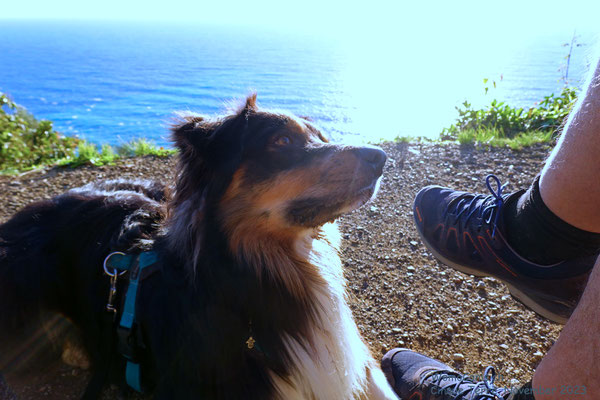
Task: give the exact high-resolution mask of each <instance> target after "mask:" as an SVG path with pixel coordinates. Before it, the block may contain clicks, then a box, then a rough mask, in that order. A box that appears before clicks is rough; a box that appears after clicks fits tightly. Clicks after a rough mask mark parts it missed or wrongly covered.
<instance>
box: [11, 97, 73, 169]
mask: <svg viewBox="0 0 600 400" xmlns="http://www.w3.org/2000/svg"><path fill="white" fill-rule="evenodd" d="M78 143H79V139H77V138H76V137H68V136H63V135H61V134H60V133H58V132H56V131H55V130H54V129H53V128H52V122H50V121H47V120H37V119H35V118H34V117H33V115H31V114H30V113H28V112H27V111H26V110H25V109H24V108H22V107H20V106H18V105H17V104H15V103H14V102H13V101H12V100H10V99H9V98H8V96H7V95H6V94H3V93H0V170H26V169H30V168H33V167H36V166H39V165H47V164H51V163H54V162H56V161H57V160H59V159H62V158H65V157H72V156H73V155H74V153H75V148H76V147H77V144H78Z"/></svg>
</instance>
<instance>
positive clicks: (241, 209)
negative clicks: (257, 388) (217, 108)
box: [173, 95, 386, 238]
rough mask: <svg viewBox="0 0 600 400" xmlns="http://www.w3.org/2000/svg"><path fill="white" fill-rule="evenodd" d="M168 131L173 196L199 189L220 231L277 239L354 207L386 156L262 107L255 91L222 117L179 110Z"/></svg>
mask: <svg viewBox="0 0 600 400" xmlns="http://www.w3.org/2000/svg"><path fill="white" fill-rule="evenodd" d="M173 138H174V141H175V143H176V145H177V146H178V147H179V149H180V154H181V160H180V173H179V178H178V183H177V188H176V201H180V202H181V201H184V200H185V199H187V198H190V197H191V196H192V193H198V192H199V191H200V192H203V196H204V199H203V200H202V201H203V202H206V204H213V205H215V207H214V211H216V212H217V213H218V215H219V218H220V222H221V223H222V224H223V227H224V229H225V231H227V232H233V231H236V230H237V231H239V230H240V229H242V228H243V229H244V230H246V229H248V231H246V233H247V234H249V235H252V236H255V235H260V234H266V235H269V236H272V237H273V238H277V237H280V238H284V237H287V236H289V235H295V234H297V233H298V232H299V231H302V230H305V229H307V228H315V227H318V226H321V225H323V224H325V223H326V222H328V221H332V220H334V219H335V218H337V217H338V216H340V215H341V214H343V213H346V212H348V211H351V210H354V209H356V208H358V207H360V206H361V205H362V204H364V203H365V202H367V201H368V200H369V199H370V198H371V197H372V196H373V194H374V193H375V191H376V188H377V185H378V181H379V178H380V176H381V174H382V170H383V165H384V163H385V160H386V155H385V153H384V152H383V150H381V149H379V148H377V147H373V146H368V147H352V146H342V145H338V144H332V143H329V142H328V140H327V139H326V137H325V136H324V135H323V134H322V133H321V132H320V131H319V129H318V128H317V127H315V126H314V125H313V124H312V123H311V122H310V121H308V120H307V119H303V118H297V117H294V116H292V115H290V114H286V113H279V112H268V111H263V110H261V109H259V108H258V107H257V105H256V95H252V96H250V97H248V98H247V99H246V102H245V104H244V105H243V106H242V107H241V108H240V109H239V110H238V111H237V112H236V113H234V114H232V115H229V116H227V117H225V118H222V119H218V120H205V119H203V118H202V117H196V116H188V117H185V119H184V121H183V123H182V124H180V125H178V126H176V127H175V128H174V130H173ZM211 208H212V207H211Z"/></svg>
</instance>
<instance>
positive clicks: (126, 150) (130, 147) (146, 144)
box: [117, 139, 175, 157]
mask: <svg viewBox="0 0 600 400" xmlns="http://www.w3.org/2000/svg"><path fill="white" fill-rule="evenodd" d="M117 153H118V154H119V156H121V157H142V156H159V157H165V156H168V155H171V154H174V153H175V150H173V149H165V148H164V147H162V146H161V147H157V146H156V145H155V144H154V142H152V141H150V140H147V139H134V140H131V141H129V142H127V143H124V144H122V145H120V146H119V147H117Z"/></svg>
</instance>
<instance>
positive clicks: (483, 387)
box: [381, 349, 511, 400]
mask: <svg viewBox="0 0 600 400" xmlns="http://www.w3.org/2000/svg"><path fill="white" fill-rule="evenodd" d="M381 369H382V370H383V373H384V374H385V376H386V378H387V379H388V382H389V383H390V385H391V386H392V388H393V389H394V391H395V392H396V394H397V395H399V396H400V398H402V399H404V400H505V399H506V398H507V397H508V396H510V394H511V392H510V391H509V390H507V389H502V388H497V387H496V386H494V379H495V378H496V371H495V370H494V368H493V367H487V368H486V369H485V372H484V374H483V376H481V377H479V378H481V379H478V378H476V377H474V376H473V377H470V376H469V375H463V374H460V373H458V372H456V371H455V370H453V369H452V368H450V367H449V366H447V365H446V364H442V363H441V362H439V361H436V360H434V359H432V358H429V357H426V356H424V355H422V354H419V353H416V352H414V351H411V350H408V349H393V350H390V351H388V352H387V354H386V355H385V356H383V359H382V360H381Z"/></svg>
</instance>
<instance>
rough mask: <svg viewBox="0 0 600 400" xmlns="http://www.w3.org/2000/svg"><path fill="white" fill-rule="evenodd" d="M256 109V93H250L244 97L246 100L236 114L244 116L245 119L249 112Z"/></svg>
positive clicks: (253, 111)
mask: <svg viewBox="0 0 600 400" xmlns="http://www.w3.org/2000/svg"><path fill="white" fill-rule="evenodd" d="M257 111H258V106H257V105H256V93H251V94H250V95H248V97H246V102H245V103H244V105H243V106H242V107H241V108H240V109H239V110H238V115H240V116H244V117H245V118H246V119H248V117H249V116H250V114H252V113H255V112H257Z"/></svg>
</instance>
